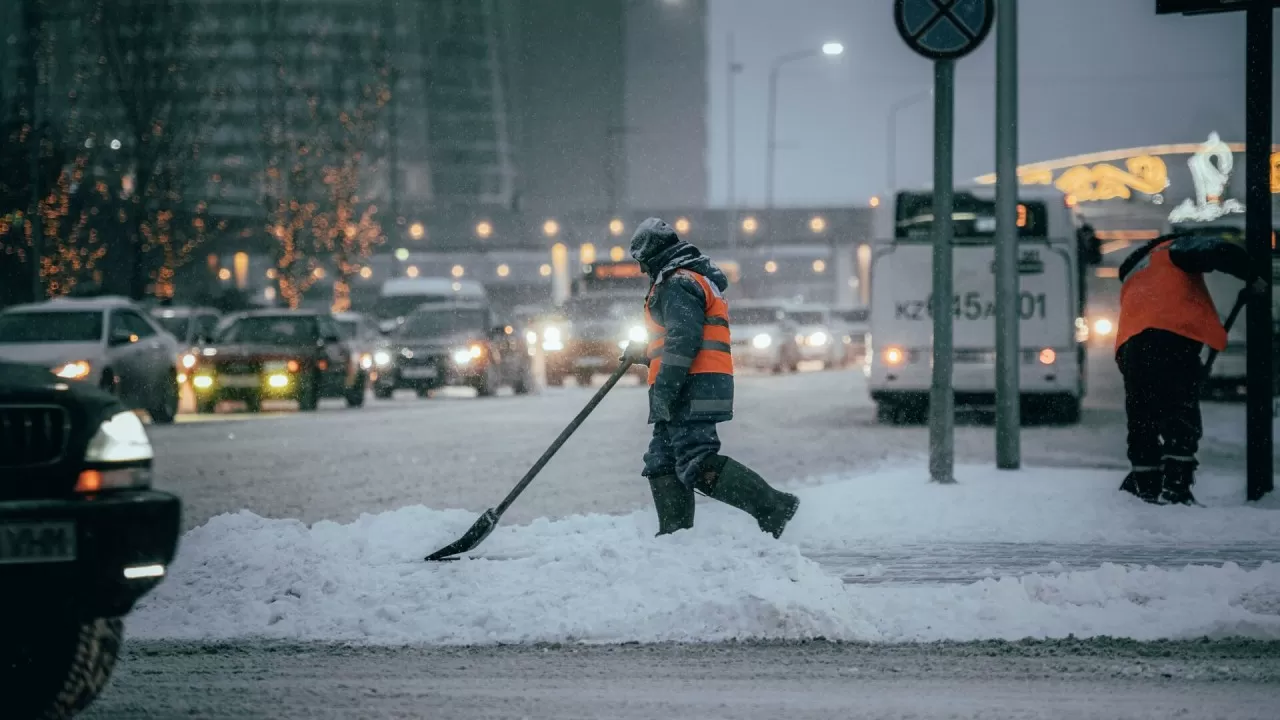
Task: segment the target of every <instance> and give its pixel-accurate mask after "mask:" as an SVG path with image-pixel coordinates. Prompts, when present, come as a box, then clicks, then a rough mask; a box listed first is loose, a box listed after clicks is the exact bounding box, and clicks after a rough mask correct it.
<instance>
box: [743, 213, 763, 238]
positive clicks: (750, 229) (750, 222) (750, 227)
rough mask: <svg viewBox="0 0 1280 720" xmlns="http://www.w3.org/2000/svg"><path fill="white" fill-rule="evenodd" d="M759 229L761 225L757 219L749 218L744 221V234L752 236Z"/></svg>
mask: <svg viewBox="0 0 1280 720" xmlns="http://www.w3.org/2000/svg"><path fill="white" fill-rule="evenodd" d="M759 229H760V223H758V222H756V219H755V218H753V217H750V216H748V217H745V218H743V219H742V232H744V233H746V234H748V235H751V234H752V233H754V232H755V231H756V230H759Z"/></svg>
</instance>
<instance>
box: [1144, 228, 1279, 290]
mask: <svg viewBox="0 0 1280 720" xmlns="http://www.w3.org/2000/svg"><path fill="white" fill-rule="evenodd" d="M1170 237H1171V236H1168V235H1166V236H1164V237H1158V238H1156V239H1154V240H1151V241H1149V242H1148V243H1147V244H1146V245H1143V246H1142V247H1140V248H1138V249H1137V250H1135V251H1133V252H1132V253H1130V254H1129V257H1127V258H1125V259H1124V262H1123V263H1121V264H1120V282H1124V281H1125V278H1127V277H1129V273H1131V272H1133V271H1134V269H1135V268H1137V267H1138V266H1139V264H1140V263H1141V262H1142V261H1143V260H1144V259H1146V257H1147V255H1149V254H1150V253H1151V251H1152V250H1154V249H1155V248H1156V246H1157V245H1160V244H1161V243H1164V242H1168V241H1169V238H1170ZM1172 237H1173V242H1172V243H1171V244H1170V245H1169V260H1170V261H1172V262H1173V264H1174V265H1176V266H1178V268H1179V269H1181V270H1182V271H1183V272H1189V273H1207V272H1225V273H1227V274H1229V275H1234V276H1235V277H1238V278H1240V279H1241V280H1244V281H1245V282H1249V281H1252V280H1253V278H1254V277H1255V276H1256V273H1254V272H1253V269H1252V262H1251V260H1250V258H1249V253H1248V252H1247V251H1246V250H1245V249H1244V248H1242V247H1240V246H1239V245H1236V244H1235V243H1233V242H1228V241H1227V240H1223V239H1221V238H1217V237H1213V236H1211V235H1177V236H1172Z"/></svg>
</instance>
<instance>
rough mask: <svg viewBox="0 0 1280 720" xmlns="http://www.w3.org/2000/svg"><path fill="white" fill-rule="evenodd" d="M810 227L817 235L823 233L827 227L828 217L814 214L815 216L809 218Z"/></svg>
mask: <svg viewBox="0 0 1280 720" xmlns="http://www.w3.org/2000/svg"><path fill="white" fill-rule="evenodd" d="M809 229H810V230H811V231H813V234H815V235H819V234H821V233H823V232H824V231H826V229H827V221H826V219H825V218H823V217H822V216H821V215H814V216H813V217H811V218H809Z"/></svg>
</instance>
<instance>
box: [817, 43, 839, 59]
mask: <svg viewBox="0 0 1280 720" xmlns="http://www.w3.org/2000/svg"><path fill="white" fill-rule="evenodd" d="M822 54H823V55H827V56H829V57H838V56H840V55H843V54H844V45H843V44H841V43H838V42H827V43H823V44H822Z"/></svg>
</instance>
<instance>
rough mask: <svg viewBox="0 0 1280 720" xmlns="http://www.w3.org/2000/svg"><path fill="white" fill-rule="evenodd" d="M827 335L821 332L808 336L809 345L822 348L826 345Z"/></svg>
mask: <svg viewBox="0 0 1280 720" xmlns="http://www.w3.org/2000/svg"><path fill="white" fill-rule="evenodd" d="M828 339H829V338H828V337H827V334H826V333H824V332H822V331H821V330H819V331H817V332H815V333H811V334H810V335H809V344H810V345H814V346H822V345H826V344H827V340H828Z"/></svg>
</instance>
